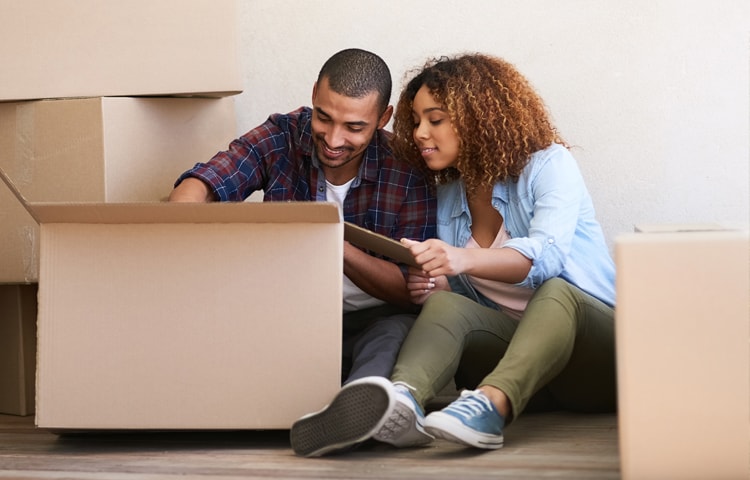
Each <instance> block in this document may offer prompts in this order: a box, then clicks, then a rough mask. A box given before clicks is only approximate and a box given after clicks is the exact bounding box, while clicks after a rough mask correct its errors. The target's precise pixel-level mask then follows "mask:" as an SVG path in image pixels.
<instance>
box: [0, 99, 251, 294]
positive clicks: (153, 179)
mask: <svg viewBox="0 0 750 480" xmlns="http://www.w3.org/2000/svg"><path fill="white" fill-rule="evenodd" d="M235 136H236V119H235V110H234V100H233V99H232V98H221V99H209V98H130V97H103V98H102V97H99V98H85V99H65V100H45V101H31V102H19V103H0V168H2V169H3V170H4V171H5V172H6V173H7V174H8V176H9V177H10V178H11V179H12V180H13V182H14V183H15V185H16V186H17V187H18V189H19V190H20V191H21V193H22V194H23V195H24V196H25V197H26V198H27V199H29V200H30V201H39V202H43V201H54V202H65V201H71V202H85V201H94V202H138V201H155V200H160V199H162V198H165V197H166V196H168V195H169V192H170V191H171V190H172V186H173V184H174V181H175V180H176V179H177V177H178V176H179V175H180V174H181V173H182V172H183V171H185V170H186V169H188V168H190V167H192V166H193V165H194V164H195V163H196V162H200V161H205V160H207V159H209V158H211V157H212V156H213V155H214V154H216V152H218V151H219V150H223V149H225V148H226V146H227V145H228V144H229V142H230V141H231V140H232V139H233V138H235ZM0 206H2V208H1V209H0V220H2V221H1V222H0V240H1V242H0V244H1V245H2V247H0V252H1V253H2V255H1V256H0V283H30V282H31V283H33V282H36V281H37V280H38V249H39V245H38V241H37V237H38V232H39V231H38V228H39V227H38V226H37V225H36V222H34V221H33V219H32V218H31V216H30V215H29V214H28V212H26V210H25V209H24V208H23V206H22V205H20V203H18V202H17V201H16V200H15V197H13V196H12V194H11V193H10V192H9V190H8V189H7V187H6V186H5V185H4V184H3V183H1V182H0Z"/></svg>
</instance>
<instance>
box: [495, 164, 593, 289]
mask: <svg viewBox="0 0 750 480" xmlns="http://www.w3.org/2000/svg"><path fill="white" fill-rule="evenodd" d="M520 181H523V182H524V184H523V185H520V186H519V188H518V192H519V196H518V199H517V201H518V204H517V205H515V206H510V207H509V208H510V209H511V211H512V213H513V215H509V217H510V218H509V219H508V220H511V225H510V228H511V229H512V230H513V229H514V228H513V227H514V226H515V227H516V228H515V230H516V232H513V231H512V230H511V233H512V236H513V237H514V238H512V239H511V240H509V241H508V242H507V243H506V244H505V247H509V248H513V249H515V250H517V251H519V252H520V253H521V254H523V255H524V256H526V257H527V258H529V259H530V260H531V261H532V267H531V270H530V271H529V274H528V275H527V277H526V279H524V281H522V282H521V283H519V284H518V285H520V286H524V287H530V288H537V287H539V286H540V285H541V284H542V283H543V282H544V281H545V280H547V279H549V278H553V277H556V276H558V275H560V273H561V272H562V271H563V269H564V268H565V263H566V261H567V260H568V258H569V255H570V252H571V248H572V244H573V239H574V237H575V234H576V227H577V224H578V218H579V212H580V209H581V200H582V196H583V192H585V188H584V186H583V178H582V177H581V175H580V172H579V170H578V166H577V165H576V163H575V159H574V158H573V156H572V155H570V153H569V152H568V151H567V150H565V149H558V150H556V151H554V152H552V153H551V155H549V156H548V157H545V158H542V159H539V161H537V162H535V163H534V164H533V166H532V168H531V169H530V172H529V175H528V177H526V178H522V179H520ZM519 217H521V218H519ZM523 217H528V218H523ZM524 224H526V225H528V231H527V232H526V234H525V235H523V233H524V232H523V229H524Z"/></svg>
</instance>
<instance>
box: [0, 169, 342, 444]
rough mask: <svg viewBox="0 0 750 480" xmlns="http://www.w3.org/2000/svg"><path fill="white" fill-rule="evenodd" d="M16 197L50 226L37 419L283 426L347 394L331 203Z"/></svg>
mask: <svg viewBox="0 0 750 480" xmlns="http://www.w3.org/2000/svg"><path fill="white" fill-rule="evenodd" d="M2 178H3V180H4V181H5V182H6V183H8V186H9V188H11V190H14V192H15V193H18V192H17V190H15V189H14V186H13V184H12V183H11V182H10V181H9V180H8V179H7V177H6V176H5V175H4V174H2ZM19 196H20V194H19ZM19 200H21V201H22V203H24V205H25V206H26V208H28V210H29V212H30V214H31V215H32V216H33V217H34V218H35V219H36V221H37V222H39V225H40V232H41V239H40V246H41V252H40V270H39V313H38V358H37V393H36V395H37V396H36V423H37V425H38V426H39V427H44V428H49V429H54V430H61V431H64V430H91V429H94V430H96V429H107V430H112V429H115V430H119V429H159V430H164V429H167V430H169V429H286V428H289V427H290V426H291V424H292V423H293V421H294V420H296V419H297V418H299V417H300V416H302V415H303V414H305V413H308V412H310V411H313V410H317V409H319V408H320V407H321V406H322V405H324V404H326V403H327V402H328V401H329V400H330V398H331V397H332V396H333V395H334V394H335V393H336V392H337V391H338V390H339V388H340V381H341V380H340V379H341V321H342V318H341V317H342V309H341V289H342V271H343V223H342V222H341V220H340V214H339V209H338V207H337V206H336V205H335V204H331V203H325V202H302V203H257V202H242V203H210V204H172V203H158V202H155V203H97V202H94V203H29V202H26V201H25V199H23V198H19Z"/></svg>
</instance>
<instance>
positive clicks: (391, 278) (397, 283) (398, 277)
mask: <svg viewBox="0 0 750 480" xmlns="http://www.w3.org/2000/svg"><path fill="white" fill-rule="evenodd" d="M344 274H345V275H346V276H347V277H349V278H350V279H351V280H352V281H353V282H354V283H355V284H356V285H357V286H358V287H359V288H361V289H362V290H363V291H365V292H367V293H368V294H370V295H372V296H373V297H375V298H379V299H381V300H384V301H386V302H388V303H390V304H392V305H398V306H401V307H406V308H409V307H413V306H414V304H413V303H412V301H411V297H410V295H409V290H407V288H406V279H405V278H404V275H403V273H402V272H401V269H400V268H399V267H398V265H396V264H395V263H393V262H389V261H388V260H383V259H381V258H376V257H373V256H371V255H369V254H367V253H365V252H363V251H362V250H360V249H359V248H357V247H355V246H354V245H352V244H350V243H349V242H344Z"/></svg>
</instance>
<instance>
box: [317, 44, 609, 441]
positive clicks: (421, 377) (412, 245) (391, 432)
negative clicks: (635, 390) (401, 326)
mask: <svg viewBox="0 0 750 480" xmlns="http://www.w3.org/2000/svg"><path fill="white" fill-rule="evenodd" d="M393 146H394V149H395V151H396V153H397V155H398V156H400V157H401V158H404V159H406V160H408V161H409V162H411V163H413V164H415V165H417V166H418V167H419V168H421V169H423V170H426V171H430V174H431V176H432V177H434V178H435V182H436V184H437V195H438V237H439V238H438V239H429V240H426V241H424V242H414V241H410V240H406V239H404V240H402V242H403V243H404V244H406V245H407V246H408V247H409V249H410V250H411V252H412V254H413V255H414V257H415V259H416V261H417V263H418V264H419V265H421V270H420V269H412V270H411V271H410V274H409V279H408V286H409V289H410V292H411V295H412V299H413V301H414V302H415V303H417V304H422V305H423V308H422V311H421V313H420V315H419V317H418V319H417V321H416V323H415V325H414V327H413V328H412V330H411V332H410V333H409V335H408V336H407V339H406V341H405V342H404V344H403V346H402V349H401V352H400V354H399V358H398V361H397V364H396V366H395V368H394V370H393V373H392V375H391V382H388V381H387V380H385V379H382V378H371V379H369V380H367V379H365V380H364V381H361V382H359V383H357V384H356V385H351V386H347V387H351V388H350V389H349V390H348V391H346V389H347V387H345V388H344V389H342V392H341V393H340V394H339V395H338V396H337V398H336V399H334V401H333V402H332V404H331V406H330V407H332V408H330V409H329V410H330V411H333V412H335V414H331V413H330V412H329V414H328V416H329V417H330V418H328V419H326V418H325V417H326V414H325V413H323V414H320V413H319V414H318V415H319V416H318V417H317V424H316V421H315V419H313V421H312V422H311V424H312V425H313V426H315V427H316V430H317V431H321V430H324V428H325V427H327V426H328V425H326V422H327V423H336V424H337V425H338V427H339V428H341V423H342V422H346V425H345V426H346V427H347V434H348V435H350V437H349V438H348V439H346V440H350V441H348V442H347V441H343V440H342V438H337V439H336V442H333V441H330V442H329V444H331V445H333V444H334V443H335V445H336V447H337V448H338V447H341V446H345V445H347V444H352V443H356V442H357V441H361V440H362V439H364V438H368V437H369V436H372V437H374V438H375V439H376V440H380V441H383V442H387V443H391V444H393V445H395V446H399V447H402V446H412V445H420V444H424V443H427V442H429V441H430V440H432V437H439V438H443V439H446V440H450V441H455V442H458V443H462V444H465V445H469V446H473V447H477V448H488V449H494V448H500V447H501V446H502V445H503V428H504V426H505V424H507V423H508V422H510V421H511V420H512V419H514V418H517V417H518V415H520V414H521V412H522V411H524V410H525V409H526V407H527V406H529V407H530V408H531V407H534V408H540V409H541V408H547V409H548V408H555V409H558V408H564V409H569V410H573V411H584V412H601V411H613V410H614V409H615V407H616V405H615V402H616V389H615V354H614V303H615V298H614V264H613V262H612V259H611V257H610V256H609V253H608V248H607V246H606V243H605V240H604V235H603V233H602V230H601V227H600V225H599V223H598V222H597V221H596V219H595V216H594V209H593V205H592V202H591V198H590V196H589V194H588V192H587V190H586V186H585V185H584V182H583V179H582V177H581V174H580V172H579V170H578V167H577V165H576V162H575V160H574V158H573V157H572V155H571V154H570V153H569V151H568V149H567V147H566V144H565V142H564V141H563V140H562V138H561V137H560V135H559V134H558V132H557V130H556V129H555V127H554V126H553V124H552V121H551V119H550V116H549V114H548V112H547V111H546V108H545V105H544V103H543V101H542V100H541V98H540V97H539V96H538V95H537V93H536V92H535V91H534V89H533V88H532V87H531V86H530V84H529V82H528V81H527V80H526V79H525V78H524V77H523V76H522V75H521V74H520V73H519V72H518V71H517V70H516V69H515V68H514V67H513V66H512V65H511V64H509V63H507V62H505V61H504V60H502V59H499V58H494V57H490V56H487V55H481V54H470V55H463V56H459V57H456V58H453V59H448V58H442V59H440V60H435V61H431V62H430V63H428V64H427V65H426V66H425V67H424V69H423V70H422V71H421V72H420V73H418V74H417V75H416V76H415V77H414V78H413V79H412V80H411V81H409V83H408V84H407V86H406V88H405V89H404V91H403V92H402V94H401V97H400V100H399V103H398V105H397V109H396V117H395V120H394V140H393ZM452 379H455V382H456V386H457V387H459V388H467V389H469V390H465V391H463V392H462V394H461V396H460V397H459V398H458V399H457V400H455V401H454V402H453V403H451V404H450V405H448V406H447V407H446V408H444V409H443V410H441V411H437V412H432V413H430V414H429V415H428V416H427V417H426V418H424V414H423V406H424V405H425V404H426V403H427V402H428V401H429V400H430V399H432V398H433V397H434V396H435V395H437V394H438V393H439V392H440V391H441V390H442V389H443V388H444V387H445V386H446V385H448V383H449V382H450V381H451V380H452ZM371 398H384V399H385V400H382V401H381V402H380V403H381V404H380V405H378V406H377V407H380V408H373V405H372V403H373V402H372V401H368V400H367V399H371ZM356 412H360V415H354V414H353V413H356ZM350 418H351V419H354V420H348V419H350ZM341 419H347V420H341ZM352 432H354V433H352ZM355 433H356V435H355Z"/></svg>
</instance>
